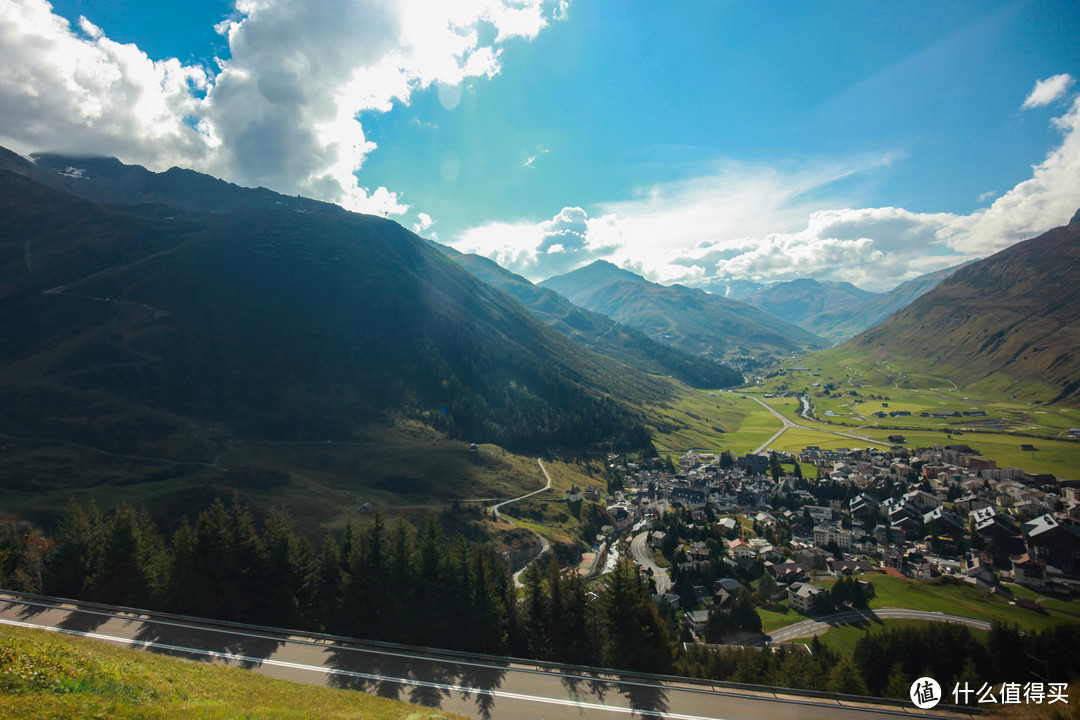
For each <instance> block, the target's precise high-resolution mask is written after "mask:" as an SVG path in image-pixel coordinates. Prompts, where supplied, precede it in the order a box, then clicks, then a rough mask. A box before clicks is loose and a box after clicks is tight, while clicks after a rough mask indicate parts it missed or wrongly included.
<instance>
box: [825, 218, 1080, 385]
mask: <svg viewBox="0 0 1080 720" xmlns="http://www.w3.org/2000/svg"><path fill="white" fill-rule="evenodd" d="M1078 273H1080V223H1075V222H1074V223H1072V224H1070V225H1068V226H1065V227H1060V228H1056V229H1054V230H1051V231H1049V232H1047V233H1044V234H1043V235H1040V236H1039V237H1037V238H1033V239H1031V240H1027V241H1025V242H1022V243H1018V244H1016V245H1014V246H1012V247H1010V248H1007V249H1006V250H1002V251H1001V252H999V253H997V254H995V255H993V256H991V257H989V258H987V259H985V260H981V261H979V262H977V263H974V264H971V265H968V266H966V267H964V268H961V269H960V270H958V271H956V273H955V274H953V275H952V276H951V277H949V278H948V279H947V280H945V281H944V282H942V283H941V284H940V285H938V286H937V287H936V288H935V289H934V290H932V291H931V292H929V293H927V294H926V295H923V296H922V297H920V298H919V299H918V300H916V301H915V302H914V303H912V304H911V305H909V306H908V307H907V308H905V309H903V310H901V311H900V312H898V313H896V314H895V315H893V316H891V317H890V318H889V319H887V320H886V321H885V322H883V323H881V324H880V325H878V326H876V327H874V328H872V329H871V330H868V331H866V332H864V333H863V334H861V335H859V336H858V337H856V338H854V339H853V340H851V341H850V343H848V345H846V346H845V348H852V349H856V350H860V351H865V352H868V353H870V354H871V355H873V356H876V357H880V358H890V357H895V358H897V359H903V360H904V361H906V362H908V363H909V364H908V367H913V366H915V367H918V366H934V367H935V368H936V370H937V372H938V373H939V374H946V375H948V376H949V377H950V378H951V379H952V380H953V382H955V383H957V384H959V385H970V384H980V385H984V386H986V387H991V386H993V387H999V388H1000V389H1002V390H1005V389H1009V390H1011V391H1012V392H1016V393H1020V394H1023V395H1026V396H1030V397H1039V398H1042V399H1061V400H1072V401H1075V400H1077V399H1080V352H1078V351H1077V348H1080V292H1078V290H1080V288H1078V284H1077V283H1078V279H1077V278H1078ZM912 363H914V364H915V365H912Z"/></svg>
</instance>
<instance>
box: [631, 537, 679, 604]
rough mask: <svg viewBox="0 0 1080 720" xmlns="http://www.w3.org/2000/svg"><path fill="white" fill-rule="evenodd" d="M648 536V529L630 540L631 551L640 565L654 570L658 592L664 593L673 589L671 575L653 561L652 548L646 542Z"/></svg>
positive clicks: (653, 574)
mask: <svg viewBox="0 0 1080 720" xmlns="http://www.w3.org/2000/svg"><path fill="white" fill-rule="evenodd" d="M648 537H649V531H648V530H646V531H645V532H643V533H640V534H639V535H637V536H636V537H635V538H634V539H633V540H631V541H630V552H632V553H633V554H634V560H635V561H636V562H637V564H638V565H641V566H642V567H646V568H648V569H649V570H652V576H653V580H655V581H656V592H658V593H660V594H661V595H663V594H664V593H666V592H667V591H668V590H670V589H671V576H670V575H668V571H667V570H665V569H664V568H662V567H660V566H659V565H657V564H656V563H655V562H654V561H653V553H652V548H650V547H649V546H647V545H646V544H645V540H646V539H647V538H648Z"/></svg>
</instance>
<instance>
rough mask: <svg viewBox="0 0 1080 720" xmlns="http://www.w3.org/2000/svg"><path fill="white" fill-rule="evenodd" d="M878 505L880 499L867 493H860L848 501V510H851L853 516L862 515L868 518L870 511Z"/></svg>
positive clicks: (861, 516)
mask: <svg viewBox="0 0 1080 720" xmlns="http://www.w3.org/2000/svg"><path fill="white" fill-rule="evenodd" d="M877 506H878V501H877V500H875V499H874V498H872V497H870V496H869V495H867V494H866V493H860V494H858V495H856V496H855V497H853V498H851V501H850V502H849V503H848V510H849V511H850V512H851V516H852V517H860V518H863V519H866V518H867V517H868V516H869V515H870V511H871V510H873V509H874V508H876V507H877Z"/></svg>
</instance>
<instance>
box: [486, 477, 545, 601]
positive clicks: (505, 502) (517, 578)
mask: <svg viewBox="0 0 1080 720" xmlns="http://www.w3.org/2000/svg"><path fill="white" fill-rule="evenodd" d="M536 462H537V464H539V465H540V470H541V472H543V473H544V477H545V478H546V479H547V484H546V485H544V487H542V488H540V489H539V490H533V491H532V492H531V493H525V494H524V495H521V496H520V497H516V498H511V499H510V500H503V501H502V502H501V503H499V504H498V505H492V506H491V509H492V510H493V511H494V512H495V517H496V518H498V519H499V520H503V519H504V518H503V514H502V508H503V506H504V505H509V504H510V503H515V502H517V501H518V500H524V499H525V498H529V497H532V496H533V495H536V494H537V493H542V492H544V491H545V490H550V489H551V476H550V475H548V471H547V468H546V467H544V461H543V460H541V459H540V458H536ZM507 522H509V523H511V524H513V522H514V521H513V520H510V519H507ZM531 532H532V534H533V535H535V536H536V537H537V538H539V540H540V552H538V553H537V554H536V557H534V558H533V559H532V560H530V561H529V562H527V563H525V564H524V565H523V566H521V568H520V569H519V570H518V571H517V572H516V573H514V584H515V585H517V586H518V587H523V585H522V583H521V573H523V572H525V568H527V567H529V566H530V565H532V564H533V563H534V562H536V561H537V560H539V559H540V558H542V557H544V555H546V554H547V553H548V551H550V550H551V544H550V543H549V542H548V541H547V538H546V537H544V536H543V535H541V534H540V533H538V532H536V531H535V530H533V531H531Z"/></svg>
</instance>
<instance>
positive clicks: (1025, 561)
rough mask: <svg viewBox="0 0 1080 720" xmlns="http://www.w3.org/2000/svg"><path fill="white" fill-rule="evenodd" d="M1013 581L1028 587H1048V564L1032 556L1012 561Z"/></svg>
mask: <svg viewBox="0 0 1080 720" xmlns="http://www.w3.org/2000/svg"><path fill="white" fill-rule="evenodd" d="M1012 568H1013V580H1015V581H1016V582H1018V583H1020V584H1021V585H1026V586H1027V587H1038V588H1041V587H1046V564H1045V563H1041V562H1039V561H1038V560H1035V559H1034V558H1032V557H1031V556H1030V555H1027V554H1025V555H1021V556H1020V557H1016V558H1013V559H1012Z"/></svg>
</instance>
